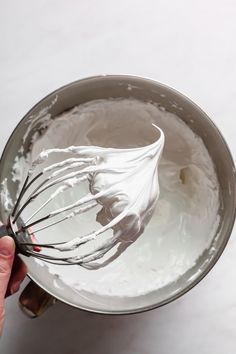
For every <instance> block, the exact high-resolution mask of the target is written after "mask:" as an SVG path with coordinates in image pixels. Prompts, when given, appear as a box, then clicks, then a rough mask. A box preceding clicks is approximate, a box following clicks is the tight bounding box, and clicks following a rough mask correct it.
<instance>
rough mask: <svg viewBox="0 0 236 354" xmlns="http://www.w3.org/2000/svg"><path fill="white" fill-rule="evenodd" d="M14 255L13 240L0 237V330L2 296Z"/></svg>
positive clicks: (2, 310) (0, 326) (0, 322)
mask: <svg viewBox="0 0 236 354" xmlns="http://www.w3.org/2000/svg"><path fill="white" fill-rule="evenodd" d="M14 255H15V242H14V240H13V239H12V238H11V237H9V236H4V237H2V238H0V330H1V328H2V323H3V317H4V298H5V294H6V290H7V285H8V282H9V279H10V275H11V268H12V264H13V260H14Z"/></svg>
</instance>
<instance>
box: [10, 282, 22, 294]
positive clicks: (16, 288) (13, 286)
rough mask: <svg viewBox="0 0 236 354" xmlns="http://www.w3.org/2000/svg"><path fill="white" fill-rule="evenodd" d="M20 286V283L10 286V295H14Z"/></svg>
mask: <svg viewBox="0 0 236 354" xmlns="http://www.w3.org/2000/svg"><path fill="white" fill-rule="evenodd" d="M20 284H21V282H16V283H14V284H13V285H12V286H11V289H10V291H11V294H12V295H13V294H15V293H16V292H17V291H18V290H19V289H20Z"/></svg>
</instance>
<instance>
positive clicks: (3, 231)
mask: <svg viewBox="0 0 236 354" xmlns="http://www.w3.org/2000/svg"><path fill="white" fill-rule="evenodd" d="M3 236H8V229H7V227H6V226H5V225H1V226H0V238H2V237H3Z"/></svg>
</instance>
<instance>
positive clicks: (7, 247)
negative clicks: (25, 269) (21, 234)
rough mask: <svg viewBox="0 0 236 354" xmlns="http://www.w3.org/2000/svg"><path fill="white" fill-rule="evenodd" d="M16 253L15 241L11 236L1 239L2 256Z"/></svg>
mask: <svg viewBox="0 0 236 354" xmlns="http://www.w3.org/2000/svg"><path fill="white" fill-rule="evenodd" d="M14 253H15V242H14V240H13V239H12V238H11V237H10V236H4V237H2V238H1V239H0V256H11V255H14Z"/></svg>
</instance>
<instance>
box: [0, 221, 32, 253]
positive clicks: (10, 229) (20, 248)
mask: <svg viewBox="0 0 236 354" xmlns="http://www.w3.org/2000/svg"><path fill="white" fill-rule="evenodd" d="M3 236H10V237H12V238H13V240H14V241H15V244H16V253H21V254H23V255H24V256H27V257H29V254H28V252H27V251H28V248H29V247H28V246H24V245H23V244H22V242H24V241H25V242H27V241H30V242H31V239H29V236H28V235H27V234H23V235H22V234H19V235H17V234H16V232H15V229H14V225H13V223H12V218H11V217H9V220H8V224H7V225H1V226H0V238H1V237H3Z"/></svg>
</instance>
